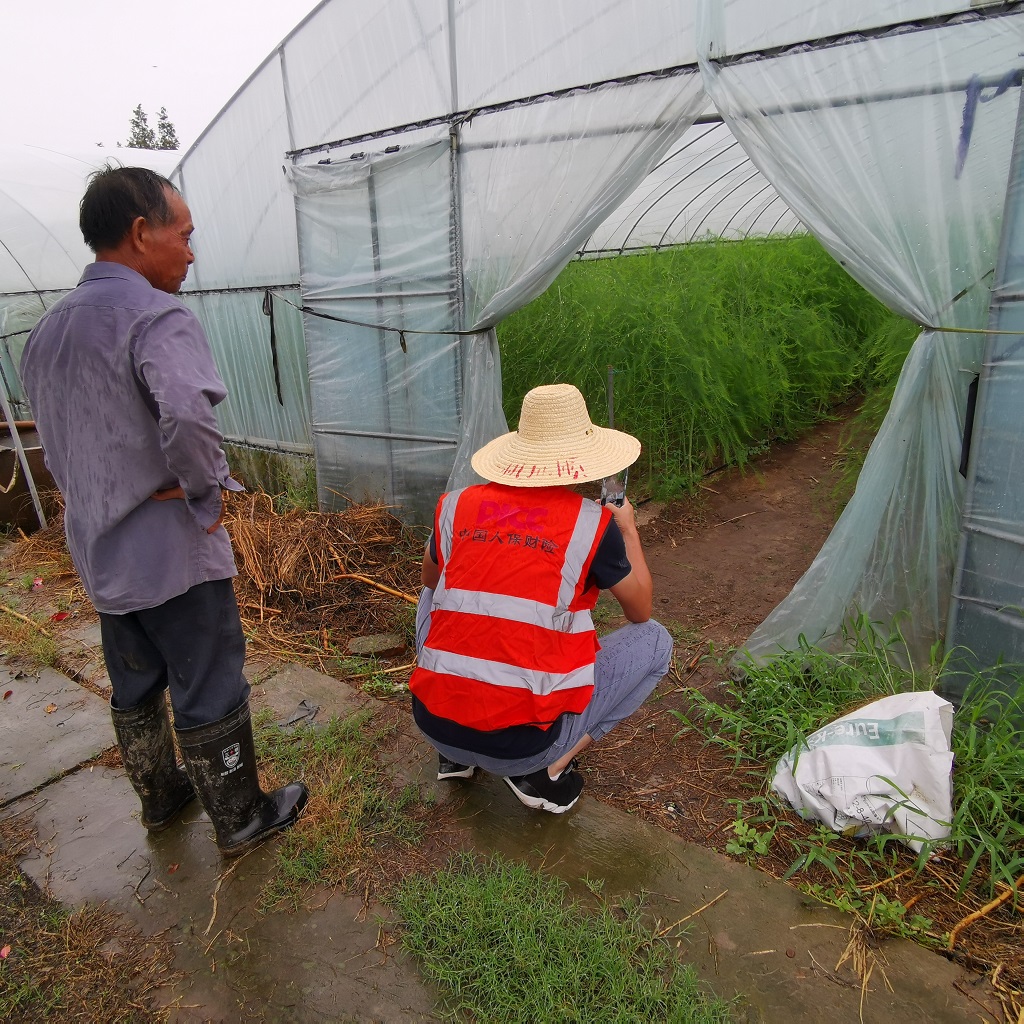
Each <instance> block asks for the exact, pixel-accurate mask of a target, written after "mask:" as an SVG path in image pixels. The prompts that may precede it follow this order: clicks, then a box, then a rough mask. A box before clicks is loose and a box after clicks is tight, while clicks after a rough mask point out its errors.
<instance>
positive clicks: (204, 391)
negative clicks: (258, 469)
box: [131, 306, 243, 530]
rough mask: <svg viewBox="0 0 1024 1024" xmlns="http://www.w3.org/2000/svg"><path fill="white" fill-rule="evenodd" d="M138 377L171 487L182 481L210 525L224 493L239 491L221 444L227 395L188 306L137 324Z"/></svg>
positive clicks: (193, 507)
mask: <svg viewBox="0 0 1024 1024" xmlns="http://www.w3.org/2000/svg"><path fill="white" fill-rule="evenodd" d="M131 349H132V361H133V365H134V368H135V373H136V377H137V379H138V381H139V383H140V388H142V390H143V394H144V397H146V396H147V395H148V399H147V404H149V405H150V407H151V409H152V410H153V412H154V415H155V416H156V417H157V422H158V425H159V428H160V435H161V441H160V446H161V449H162V450H163V453H164V456H165V457H166V459H167V466H168V471H169V474H170V477H172V478H173V479H169V480H168V486H174V485H175V484H178V485H180V486H181V488H182V490H183V491H184V492H185V495H186V498H187V503H188V508H189V511H190V512H191V514H192V515H193V516H194V518H195V520H196V522H197V523H198V524H199V525H200V526H201V527H202V528H203V529H204V530H205V529H208V528H209V527H210V526H212V525H213V524H214V523H215V522H216V521H217V519H218V518H219V517H220V513H221V500H222V499H221V492H222V491H225V490H227V491H240V490H242V489H243V488H242V486H241V484H239V483H238V481H236V480H233V479H232V478H231V474H230V471H229V469H228V463H227V459H226V458H225V456H224V452H223V450H222V448H221V444H222V443H223V441H224V437H223V435H222V434H221V432H220V428H219V427H218V425H217V417H216V414H215V413H214V406H216V405H218V404H219V403H221V402H223V401H224V399H225V398H226V397H227V389H226V388H225V387H224V382H223V381H222V380H221V378H220V374H219V373H218V372H217V367H216V365H215V364H214V361H213V355H212V354H211V352H210V346H209V343H208V342H207V340H206V334H205V333H204V331H203V328H202V325H201V324H200V323H199V321H198V320H197V319H196V317H195V315H194V314H193V313H192V312H191V310H189V309H187V308H186V307H184V306H181V307H174V308H171V309H163V310H160V311H159V312H157V313H156V314H155V315H153V316H151V317H149V316H147V317H145V318H143V319H141V320H140V321H139V322H138V323H137V324H136V330H135V332H134V337H133V339H132V346H131Z"/></svg>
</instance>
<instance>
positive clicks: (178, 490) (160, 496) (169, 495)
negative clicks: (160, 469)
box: [150, 484, 185, 501]
mask: <svg viewBox="0 0 1024 1024" xmlns="http://www.w3.org/2000/svg"><path fill="white" fill-rule="evenodd" d="M150 497H151V498H152V499H153V500H154V501H170V500H171V499H173V498H181V500H182V501H184V500H185V491H184V490H183V489H182V487H181V484H179V485H178V486H177V487H167V488H165V489H164V490H162V491H154V492H153V493H152V494H151V495H150Z"/></svg>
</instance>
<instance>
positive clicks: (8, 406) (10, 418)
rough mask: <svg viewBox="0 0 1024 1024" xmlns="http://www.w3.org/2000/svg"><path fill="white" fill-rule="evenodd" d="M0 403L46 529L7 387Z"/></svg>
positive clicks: (41, 507) (2, 393)
mask: <svg viewBox="0 0 1024 1024" xmlns="http://www.w3.org/2000/svg"><path fill="white" fill-rule="evenodd" d="M0 405H3V407H4V416H6V417H7V423H8V426H9V428H10V431H11V439H12V440H13V441H14V447H15V450H16V451H17V453H18V461H19V462H20V463H21V468H22V471H23V472H24V473H25V482H26V483H27V484H28V491H29V494H31V495H32V504H33V505H34V506H35V510H36V516H37V518H38V519H39V526H40V528H41V529H43V530H45V529H46V516H45V515H43V504H42V502H41V501H40V500H39V492H38V491H37V490H36V482H35V480H34V479H33V477H32V470H31V469H30V468H29V465H28V456H27V455H26V454H25V446H24V445H23V444H22V443H21V437H20V435H19V434H18V428H17V426H16V425H15V422H14V413H13V412H11V403H10V400H9V399H8V397H7V388H0Z"/></svg>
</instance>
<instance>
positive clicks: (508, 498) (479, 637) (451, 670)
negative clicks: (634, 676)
mask: <svg viewBox="0 0 1024 1024" xmlns="http://www.w3.org/2000/svg"><path fill="white" fill-rule="evenodd" d="M610 519H611V511H610V510H609V509H607V508H603V507H602V506H601V505H598V504H597V503H596V502H593V501H589V500H585V499H583V498H581V497H580V496H579V495H578V494H575V493H574V492H572V491H570V490H568V489H566V488H565V487H538V488H524V487H508V486H505V485H503V484H493V483H492V484H483V485H477V486H473V487H467V488H465V489H464V490H461V491H452V492H450V493H449V494H445V495H443V496H442V498H441V501H440V502H439V504H438V509H437V513H436V516H435V522H434V538H435V543H436V546H437V562H438V566H439V568H440V570H441V577H440V580H439V581H438V584H437V587H436V588H435V590H434V598H433V602H432V604H431V611H430V629H429V632H428V635H427V640H426V643H425V644H424V646H423V649H422V650H421V651H420V654H419V659H418V661H419V664H418V667H417V668H416V669H415V671H414V672H413V674H412V677H411V678H410V680H409V689H410V690H411V691H412V693H413V694H414V695H415V696H416V698H417V699H418V700H419V701H421V702H422V704H423V705H424V706H425V707H426V709H427V710H428V711H429V712H430V713H431V714H432V715H436V716H438V717H439V718H446V719H449V720H450V721H454V722H457V723H458V724H460V725H463V726H466V727H468V728H471V729H479V730H488V731H489V730H494V729H504V728H507V727H509V726H516V725H533V726H539V727H540V728H542V729H547V728H549V727H550V726H551V725H552V724H553V723H554V722H555V721H556V720H557V718H558V716H559V715H561V714H562V713H563V712H565V711H571V712H574V713H579V712H580V711H582V710H583V709H584V708H585V707H586V706H587V704H588V703H589V702H590V697H591V694H592V693H593V691H594V660H595V656H596V654H597V651H598V649H599V647H600V645H599V644H598V641H597V633H596V632H595V630H594V623H593V620H592V619H591V616H590V612H591V609H592V608H593V607H594V605H595V604H596V603H597V598H598V593H599V591H598V589H597V587H590V588H587V589H585V584H586V579H587V573H588V572H589V571H590V566H591V563H592V562H593V560H594V555H595V554H596V553H597V548H598V544H599V542H600V540H601V537H602V536H603V535H604V531H605V528H606V527H607V525H608V522H609V520H610Z"/></svg>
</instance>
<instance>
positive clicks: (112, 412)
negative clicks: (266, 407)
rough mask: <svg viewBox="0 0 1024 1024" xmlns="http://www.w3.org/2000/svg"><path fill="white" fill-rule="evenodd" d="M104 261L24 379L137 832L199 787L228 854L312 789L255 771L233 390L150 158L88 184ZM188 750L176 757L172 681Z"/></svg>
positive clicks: (61, 307) (43, 334)
mask: <svg viewBox="0 0 1024 1024" xmlns="http://www.w3.org/2000/svg"><path fill="white" fill-rule="evenodd" d="M79 223H80V226H81V229H82V235H83V236H84V238H85V242H86V244H87V245H88V246H89V248H90V249H91V250H92V251H93V252H94V253H95V254H96V261H95V262H94V263H92V264H90V265H89V266H88V267H87V268H86V270H85V273H84V274H83V275H82V279H81V281H80V282H79V284H78V287H77V288H75V289H74V291H72V292H70V293H69V294H68V295H66V296H64V298H62V299H61V300H60V301H59V302H58V303H56V305H54V306H53V308H52V309H50V310H49V311H48V312H47V313H46V314H45V315H44V316H43V317H42V319H41V320H40V321H39V323H38V324H37V325H36V327H35V329H34V330H33V331H32V333H31V334H30V335H29V339H28V342H27V344H26V346H25V352H24V355H23V356H22V360H21V377H22V381H23V383H24V385H25V390H26V392H27V394H28V398H29V401H30V402H31V405H32V410H33V412H34V414H35V418H36V426H37V428H38V430H39V436H40V438H41V440H42V444H43V449H44V452H45V454H46V463H47V466H48V468H49V469H50V472H51V473H52V474H53V478H54V480H55V481H56V483H57V486H58V487H59V488H60V491H61V494H62V495H63V496H64V528H65V532H66V534H67V540H68V549H69V550H70V552H71V557H72V559H73V560H74V563H75V566H76V568H77V569H78V572H79V575H80V576H81V577H82V582H83V584H84V586H85V590H86V593H87V594H88V595H89V598H90V600H91V601H92V602H93V604H94V605H95V606H96V610H97V611H98V612H99V616H100V629H101V635H102V640H103V655H104V659H105V661H106V664H107V672H108V674H109V676H110V682H111V686H112V691H113V692H112V696H111V699H110V710H111V716H112V717H113V721H114V731H115V733H116V735H117V742H118V746H119V747H120V749H121V756H122V759H123V761H124V767H125V771H126V772H127V774H128V778H129V779H130V780H131V783H132V786H133V787H134V788H135V791H136V793H138V795H139V798H140V800H141V801H142V824H143V825H144V826H145V827H146V828H147V829H149V830H150V831H158V830H160V829H163V828H166V827H167V826H169V825H170V824H172V822H173V820H174V818H175V816H176V815H177V813H178V811H179V810H180V809H181V808H182V807H184V806H185V804H187V803H188V802H189V801H190V800H191V799H192V797H193V796H195V795H196V794H198V795H199V799H200V801H201V802H202V804H203V807H204V808H205V809H206V811H207V813H208V814H209V816H210V820H211V821H212V822H213V826H214V831H215V833H216V841H217V846H218V848H219V849H220V851H221V853H222V854H224V855H225V856H228V857H230V856H235V855H237V854H240V853H243V852H244V851H246V850H248V849H250V848H251V847H252V846H254V845H255V844H256V843H258V842H259V841H260V840H262V839H264V838H265V837H266V836H268V835H271V834H272V833H274V832H276V831H278V830H280V829H282V828H285V827H287V826H288V825H290V824H292V823H293V822H294V821H295V819H296V818H297V816H298V814H299V812H300V811H301V810H302V808H303V806H304V805H305V803H306V799H307V796H308V794H307V791H306V787H305V786H304V785H303V784H302V783H292V784H290V785H287V786H283V787H282V788H280V789H277V790H274V791H273V792H271V793H264V792H263V791H262V789H261V788H260V785H259V779H258V777H257V774H256V758H255V753H254V749H253V736H252V725H251V722H250V719H249V684H248V683H247V682H246V680H245V677H244V676H243V675H242V665H243V663H244V661H245V638H244V636H243V634H242V626H241V621H240V618H239V614H238V606H237V604H236V602H235V595H234V589H233V586H232V582H231V578H232V577H233V576H234V575H235V563H234V557H233V555H232V551H231V541H230V539H229V538H228V535H227V531H226V530H225V529H224V528H223V526H222V525H221V521H222V519H223V517H224V497H225V496H226V492H227V491H238V490H241V486H240V485H239V484H238V483H237V482H236V481H235V480H232V479H231V476H230V474H229V471H228V465H227V460H226V459H225V457H224V453H223V451H222V450H221V447H220V445H221V442H222V440H223V438H222V436H221V434H220V431H219V430H218V427H217V419H216V416H215V415H214V411H213V407H214V406H215V405H217V404H218V403H219V402H222V401H223V400H224V399H225V398H226V397H227V391H226V389H225V388H224V384H223V383H222V381H221V379H220V376H219V374H218V373H217V369H216V367H215V365H214V362H213V357H212V355H211V353H210V348H209V345H208V343H207V340H206V335H205V334H204V332H203V329H202V327H201V326H200V324H199V321H198V320H197V319H196V317H195V315H194V314H193V313H192V312H190V311H189V309H188V308H187V307H186V306H184V305H183V304H182V302H181V301H180V300H179V299H178V298H176V297H175V296H176V293H177V292H178V291H179V289H180V288H181V285H182V283H183V282H184V280H185V276H186V274H187V273H188V268H189V266H190V265H191V263H192V261H193V259H194V256H193V255H192V249H191V247H190V239H191V236H192V231H193V225H192V217H191V214H190V213H189V208H188V206H187V205H186V204H185V201H184V199H182V197H181V195H180V194H179V193H178V191H177V190H176V189H175V188H174V186H173V185H172V184H171V183H170V182H169V181H168V180H167V179H166V178H164V177H161V175H159V174H156V173H154V172H153V171H150V170H147V169H145V168H142V167H111V166H108V167H106V168H104V169H103V170H100V171H97V172H96V173H95V174H93V175H92V177H91V178H90V179H89V185H88V188H87V189H86V192H85V195H84V197H83V198H82V202H81V206H80V220H79ZM167 689H169V690H170V698H171V704H172V706H173V708H174V728H175V731H176V732H177V735H178V743H179V746H180V748H181V753H182V756H183V758H184V760H185V772H182V771H181V770H180V769H179V768H178V766H177V763H176V760H175V756H174V747H173V744H172V738H171V725H170V722H169V719H168V714H167V703H166V700H165V695H164V691H165V690H167Z"/></svg>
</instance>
